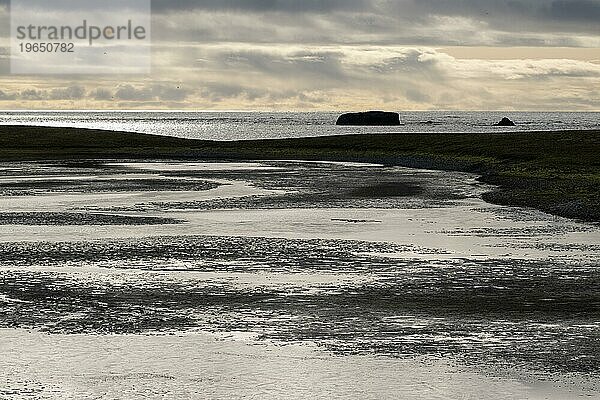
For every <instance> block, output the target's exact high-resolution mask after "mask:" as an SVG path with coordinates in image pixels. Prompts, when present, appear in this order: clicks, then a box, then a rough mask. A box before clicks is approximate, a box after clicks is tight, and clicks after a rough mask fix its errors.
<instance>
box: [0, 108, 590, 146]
mask: <svg viewBox="0 0 600 400" xmlns="http://www.w3.org/2000/svg"><path fill="white" fill-rule="evenodd" d="M339 115H340V113H339V112H313V113H306V112H304V113H289V112H288V113H284V112H278V113H268V112H141V111H132V112H89V111H86V112H68V111H65V112H54V111H53V112H44V111H39V112H10V111H9V112H1V113H0V125H41V126H71V127H82V128H94V129H106V130H119V131H131V132H141V133H152V134H158V135H166V136H178V137H185V138H194V139H211V140H243V139H262V138H294V137H310V136H328V135H342V134H366V133H386V132H394V133H395V132H463V133H472V132H473V133H479V132H502V131H511V132H512V131H536V130H537V131H540V130H568V129H599V128H600V113H597V112H596V113H573V112H456V111H431V112H401V113H400V118H401V121H402V125H401V126H395V127H377V128H373V127H339V126H335V121H336V119H337V117H338V116H339ZM504 116H509V117H510V118H511V119H512V120H514V121H515V122H516V123H517V127H512V128H499V127H495V126H493V125H494V124H496V123H497V122H498V121H500V120H501V119H502V118H503V117H504Z"/></svg>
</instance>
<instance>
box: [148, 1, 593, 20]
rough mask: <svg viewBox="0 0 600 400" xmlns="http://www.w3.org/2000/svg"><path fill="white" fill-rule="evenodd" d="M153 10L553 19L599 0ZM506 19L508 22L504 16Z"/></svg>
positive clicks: (586, 11) (186, 5)
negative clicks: (357, 13) (339, 12)
mask: <svg viewBox="0 0 600 400" xmlns="http://www.w3.org/2000/svg"><path fill="white" fill-rule="evenodd" d="M152 8H153V10H154V11H155V12H161V11H175V10H204V11H244V12H283V13H312V12H318V13H324V12H338V11H344V12H370V13H375V14H378V13H385V12H390V11H391V12H395V13H397V16H399V17H402V15H406V16H409V17H419V16H427V15H432V14H433V15H452V16H465V17H468V16H477V17H484V18H485V17H487V18H490V19H494V18H497V17H507V16H515V17H523V16H526V17H530V18H536V19H550V20H555V21H561V20H569V21H598V19H600V1H598V0H456V1H448V0H303V1H298V0H199V1H193V0H178V1H172V0H153V1H152ZM506 22H508V23H509V22H510V21H509V20H506Z"/></svg>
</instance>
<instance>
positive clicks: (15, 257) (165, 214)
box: [0, 161, 600, 398]
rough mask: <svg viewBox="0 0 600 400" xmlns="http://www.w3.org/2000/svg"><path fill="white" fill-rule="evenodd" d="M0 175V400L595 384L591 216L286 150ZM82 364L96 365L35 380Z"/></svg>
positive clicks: (573, 388)
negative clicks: (500, 200) (271, 158)
mask: <svg viewBox="0 0 600 400" xmlns="http://www.w3.org/2000/svg"><path fill="white" fill-rule="evenodd" d="M228 166H230V167H231V168H228ZM0 175H1V176H0V187H1V188H2V194H3V196H1V197H0V238H1V239H0V277H1V284H0V328H3V329H2V330H0V348H2V350H3V354H7V358H5V361H3V362H4V363H9V364H7V365H13V366H17V367H16V368H11V369H10V370H12V371H13V372H14V371H18V373H19V378H17V377H16V376H15V375H14V374H13V375H11V373H10V370H9V369H7V368H2V371H7V372H2V373H1V374H2V376H1V378H2V379H4V380H5V381H6V382H7V389H3V390H4V391H3V392H2V391H0V397H2V396H11V395H12V396H13V397H14V398H30V397H32V396H33V397H36V396H37V397H39V398H65V396H66V394H69V395H71V396H74V398H94V396H97V395H98V391H99V390H105V391H106V393H113V394H114V393H118V392H117V390H118V389H117V387H118V386H119V385H118V384H116V383H115V382H117V381H119V382H120V383H119V384H124V383H125V382H126V384H127V385H131V387H132V388H133V387H136V386H137V388H138V389H136V390H137V391H136V390H134V389H131V392H130V393H128V394H127V396H126V398H138V397H139V398H142V397H141V396H143V395H148V394H149V393H153V394H156V393H157V392H156V391H157V390H159V391H162V392H161V393H163V394H164V395H165V396H167V397H170V398H181V396H183V397H186V396H188V397H189V396H191V397H193V396H201V395H202V394H204V395H207V396H208V397H209V398H210V396H213V397H214V398H222V397H231V395H232V394H234V393H242V394H243V395H245V396H252V395H254V396H260V397H261V398H310V397H311V396H312V395H315V394H319V396H322V394H323V393H329V394H330V395H328V396H327V397H330V398H348V397H354V398H398V397H402V398H423V397H425V398H460V397H467V398H468V397H469V396H471V397H472V396H476V397H478V398H523V397H528V398H536V397H539V398H565V397H569V396H576V395H592V394H593V393H596V392H595V391H596V390H598V389H599V385H600V379H599V377H598V372H599V371H600V357H599V354H600V347H599V344H598V343H600V273H599V272H598V264H599V261H600V248H599V247H598V242H600V228H599V227H597V226H594V225H591V224H583V223H578V222H575V221H570V220H566V219H561V218H555V217H551V216H548V215H545V214H543V213H540V212H537V211H533V210H525V209H512V208H506V207H497V206H491V205H489V204H486V203H484V202H483V201H481V200H480V197H479V196H480V195H481V193H483V192H485V191H486V190H488V188H487V187H485V186H484V185H481V184H479V183H477V181H476V177H474V176H471V175H468V174H460V173H447V172H434V171H422V170H410V169H404V168H397V167H385V166H380V165H360V164H344V163H306V162H294V161H288V162H281V161H278V162H266V163H260V164H259V163H247V164H244V163H235V164H233V163H232V164H228V163H226V162H222V163H214V164H212V163H175V162H172V163H160V162H148V163H109V164H102V163H90V164H89V165H81V164H68V163H67V164H49V163H21V164H11V165H6V166H3V168H0ZM25 176H27V179H24V178H23V177H25ZM66 177H73V179H65V178H66ZM32 182H33V183H34V186H35V189H32V188H33V186H31V184H32ZM140 182H141V183H142V184H140ZM113 189H114V190H113ZM67 193H68V194H67ZM25 329H27V330H29V331H25ZM48 334H49V336H47V335H48ZM147 335H150V336H147ZM173 335H175V336H173ZM40 338H42V339H43V340H41V339H40ZM32 342H35V345H32V344H31V343H32ZM28 343H29V344H28ZM282 345H283V346H282ZM15 346H16V347H15ZM28 346H29V347H28ZM97 346H103V348H105V349H107V354H106V355H105V356H100V357H99V355H98V352H99V350H98V348H97ZM126 346H132V347H133V350H132V349H129V350H126V351H123V349H124V348H125V347H126ZM164 346H166V347H164ZM198 346H200V348H199V347H198ZM15 348H16V349H21V350H15ZM181 352H184V353H183V354H186V355H187V356H186V357H182V356H181V354H182V353H181ZM35 354H42V355H46V356H47V357H48V358H49V359H50V360H54V361H52V362H51V363H50V365H45V364H43V363H42V364H39V363H36V362H34V361H32V357H34V356H35ZM117 354H120V355H119V357H121V358H120V359H119V360H115V359H114V357H117ZM140 354H149V356H148V358H149V360H148V362H147V363H146V362H145V361H144V360H141V359H140V358H139V355H140ZM82 357H84V358H86V359H88V358H89V359H97V358H98V357H99V358H98V361H97V362H96V363H92V364H90V366H89V367H87V368H88V370H86V371H85V373H83V375H78V373H77V371H69V370H67V371H66V372H63V374H64V376H63V377H64V381H65V382H67V383H60V382H59V381H57V380H56V379H55V378H53V374H54V373H55V372H56V371H57V370H60V369H63V368H66V366H67V365H69V363H72V362H74V360H77V359H81V358H82ZM58 358H62V361H58ZM161 358H162V359H172V360H175V359H176V360H177V362H175V361H174V363H167V362H161V361H160V359H161ZM217 358H218V359H219V361H218V360H217ZM257 358H258V359H260V360H263V361H261V362H257V361H256V359H257ZM26 360H29V361H26ZM194 360H195V364H193V365H194V367H190V366H189V365H188V364H191V363H192V362H193V361H194ZM250 360H255V361H250ZM283 360H293V361H291V362H288V361H283ZM10 363H12V364H10ZM27 363H29V364H27ZM174 364H177V365H174ZM282 364H287V365H289V367H282V366H281V365H282ZM25 365H29V367H28V368H25ZM186 365H188V366H187V367H186ZM292 365H293V366H294V367H293V368H292V367H291V366H292ZM294 368H295V369H294ZM107 370H108V372H107ZM242 371H245V372H242ZM299 371H304V372H303V373H300V372H299ZM309 371H312V372H310V373H309ZM515 371H516V372H515ZM15 373H16V372H15ZM28 374H29V375H28ZM365 374H367V375H368V376H369V379H368V382H369V383H363V384H362V385H359V382H358V381H356V379H355V378H356V376H365ZM242 376H243V377H242ZM399 377H402V380H398V379H399ZM390 380H393V381H394V382H395V383H394V384H390V383H389V381H390ZM250 382H252V383H253V384H250ZM384 382H388V383H384ZM423 382H428V383H427V385H425V384H424V383H423ZM311 385H312V386H311ZM309 386H310V387H312V388H313V389H312V391H311V389H307V387H309ZM249 387H254V388H255V389H254V391H253V390H252V389H250V388H249ZM256 387H260V388H262V389H260V390H259V389H256ZM301 388H303V389H301ZM240 390H242V391H243V392H239V391H240ZM244 393H245V394H244ZM360 393H362V395H360ZM209 394H210V395H209ZM243 395H240V397H243ZM28 396H29V397H28ZM411 396H412V397H411Z"/></svg>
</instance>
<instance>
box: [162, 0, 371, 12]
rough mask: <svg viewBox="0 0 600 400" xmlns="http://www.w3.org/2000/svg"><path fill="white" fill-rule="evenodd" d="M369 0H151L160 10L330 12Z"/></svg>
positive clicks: (368, 3)
mask: <svg viewBox="0 0 600 400" xmlns="http://www.w3.org/2000/svg"><path fill="white" fill-rule="evenodd" d="M370 7H372V5H371V1H369V0H302V1H299V0H197V1H194V0H179V1H171V0H153V1H152V9H153V10H156V11H160V10H211V11H215V10H217V11H223V10H230V11H232V10H235V11H246V12H247V11H250V12H295V13H297V12H331V11H339V10H354V11H357V10H359V11H360V10H365V9H368V8H370Z"/></svg>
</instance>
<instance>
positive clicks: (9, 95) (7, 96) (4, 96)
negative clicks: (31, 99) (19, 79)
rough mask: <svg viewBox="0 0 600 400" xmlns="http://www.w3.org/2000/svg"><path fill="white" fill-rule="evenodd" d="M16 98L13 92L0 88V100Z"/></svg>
mask: <svg viewBox="0 0 600 400" xmlns="http://www.w3.org/2000/svg"><path fill="white" fill-rule="evenodd" d="M16 98H17V96H16V95H15V94H14V93H9V92H5V91H3V90H0V101H7V100H15V99H16Z"/></svg>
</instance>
